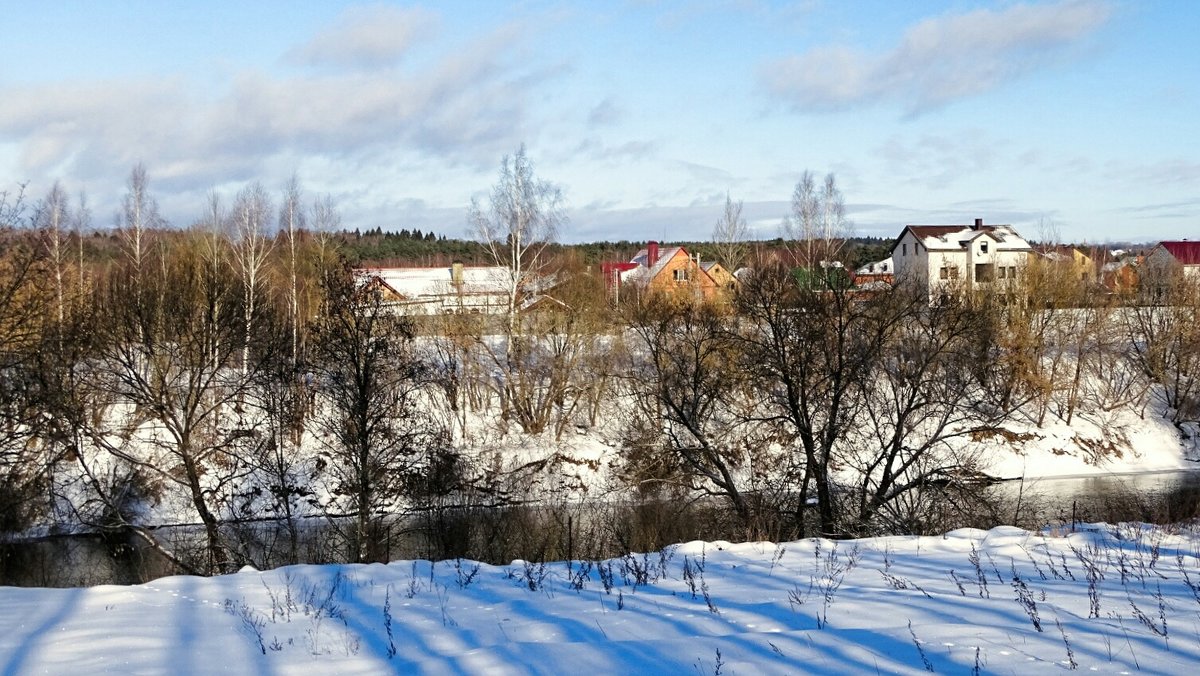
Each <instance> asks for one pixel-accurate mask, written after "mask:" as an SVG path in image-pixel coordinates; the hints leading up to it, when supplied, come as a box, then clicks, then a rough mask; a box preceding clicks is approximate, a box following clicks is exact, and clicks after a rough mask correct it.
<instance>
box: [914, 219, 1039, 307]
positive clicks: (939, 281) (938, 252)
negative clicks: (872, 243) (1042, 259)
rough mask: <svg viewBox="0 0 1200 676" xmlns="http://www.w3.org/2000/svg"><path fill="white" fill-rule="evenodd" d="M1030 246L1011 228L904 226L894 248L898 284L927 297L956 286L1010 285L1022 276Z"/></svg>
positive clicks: (977, 222)
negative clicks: (919, 290)
mask: <svg viewBox="0 0 1200 676" xmlns="http://www.w3.org/2000/svg"><path fill="white" fill-rule="evenodd" d="M1032 251H1033V248H1032V247H1031V246H1029V242H1027V241H1025V239H1024V238H1022V237H1021V236H1020V235H1019V234H1017V231H1016V230H1014V229H1013V228H1012V226H1009V225H984V223H983V219H982V218H977V219H975V222H974V223H973V224H971V225H908V226H905V228H904V230H903V231H902V232H901V233H900V236H899V237H897V238H896V242H895V243H894V244H893V245H892V261H893V263H894V269H895V273H894V274H895V278H896V282H897V283H898V284H916V285H918V286H919V287H921V288H925V289H927V290H928V292H929V294H930V295H936V294H937V293H939V292H941V291H945V290H949V289H954V288H964V289H972V290H977V289H983V288H986V287H988V286H990V285H992V284H996V283H1001V284H1009V283H1013V282H1015V281H1016V280H1017V279H1019V278H1020V276H1021V275H1022V274H1023V273H1022V270H1023V269H1024V267H1025V265H1026V263H1028V261H1029V255H1030V253H1031V252H1032Z"/></svg>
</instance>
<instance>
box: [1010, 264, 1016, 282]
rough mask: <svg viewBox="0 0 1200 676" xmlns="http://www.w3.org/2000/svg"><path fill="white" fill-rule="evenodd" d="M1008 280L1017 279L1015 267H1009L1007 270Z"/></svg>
mask: <svg viewBox="0 0 1200 676" xmlns="http://www.w3.org/2000/svg"><path fill="white" fill-rule="evenodd" d="M1008 278H1009V279H1016V278H1017V268H1016V267H1015V266H1009V268H1008Z"/></svg>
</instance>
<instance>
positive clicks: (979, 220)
mask: <svg viewBox="0 0 1200 676" xmlns="http://www.w3.org/2000/svg"><path fill="white" fill-rule="evenodd" d="M982 227H983V219H982V218H976V219H975V225H974V226H973V227H972V228H971V229H972V230H978V229H980V228H982Z"/></svg>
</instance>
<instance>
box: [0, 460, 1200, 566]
mask: <svg viewBox="0 0 1200 676" xmlns="http://www.w3.org/2000/svg"><path fill="white" fill-rule="evenodd" d="M987 490H988V491H991V492H992V493H993V495H996V496H1000V497H1002V498H1004V500H1003V504H1005V505H1011V508H1008V509H1009V512H1010V514H1011V516H1009V515H1005V516H1004V517H1003V520H1004V522H1005V523H1013V524H1017V525H1021V526H1024V527H1027V528H1036V527H1040V526H1042V525H1047V524H1064V525H1066V524H1070V523H1072V522H1080V523H1086V522H1094V521H1107V522H1117V521H1147V522H1153V523H1174V522H1178V521H1181V520H1185V519H1191V518H1195V517H1196V516H1197V515H1200V470H1195V471H1174V472H1153V473H1140V474H1123V475H1102V476H1080V477H1064V478H1054V479H1028V480H1025V481H1005V482H1002V483H1000V484H996V485H994V486H992V487H990V488H988V489H987ZM576 509H578V508H576ZM603 509H606V508H601V507H597V508H596V509H595V513H594V514H591V515H589V514H587V513H580V512H579V511H576V512H575V514H576V516H575V521H574V523H573V524H572V523H571V521H570V520H567V521H566V522H565V523H564V522H562V520H563V518H564V517H563V515H562V513H557V514H553V515H549V516H547V515H546V514H543V515H541V518H543V519H544V520H545V521H547V522H549V521H552V520H553V519H558V520H559V523H546V522H542V523H539V522H538V521H537V520H538V518H539V514H538V512H537V508H517V509H510V510H485V511H476V512H474V513H470V514H465V515H459V516H457V517H455V518H454V519H452V520H450V521H446V522H444V523H441V522H439V523H438V524H436V525H432V526H431V527H428V528H426V529H425V530H426V531H427V532H436V533H437V535H436V536H434V537H432V538H431V537H430V536H427V535H426V536H418V535H414V533H413V530H412V529H409V530H402V529H397V530H396V533H395V536H394V537H392V536H389V537H388V540H387V542H386V543H385V545H384V548H383V549H384V551H386V556H385V557H383V558H386V559H390V560H396V559H412V558H427V557H430V556H435V554H434V552H441V555H440V556H436V558H446V557H447V556H449V555H448V554H446V552H448V551H451V550H453V549H455V548H458V549H461V550H463V552H464V556H466V557H468V558H476V559H480V560H485V561H490V562H492V563H507V562H508V561H511V560H512V559H514V558H528V559H531V560H536V559H537V558H539V556H541V555H543V554H544V555H545V556H546V557H548V558H549V557H554V556H558V557H559V558H566V557H567V556H568V554H567V553H568V552H570V554H569V556H570V557H571V558H592V557H597V556H601V557H603V556H614V555H616V554H617V553H618V551H619V550H623V549H624V548H625V547H628V548H629V549H634V550H635V551H636V550H643V549H649V548H651V547H653V548H657V547H661V546H663V545H664V544H668V543H670V542H682V541H687V540H692V539H699V538H706V539H719V538H729V537H730V536H728V535H727V534H723V533H718V534H713V531H712V530H710V528H711V527H710V526H705V525H703V524H701V523H685V524H682V525H681V526H680V525H676V526H674V529H673V530H666V531H664V530H661V529H660V530H658V531H655V533H656V534H655V535H654V536H652V537H653V538H655V541H649V543H648V541H647V540H646V538H645V537H644V536H643V537H639V533H638V530H639V528H641V527H644V526H647V524H645V523H639V522H641V521H650V522H652V521H654V520H655V519H656V518H661V516H662V515H661V514H659V512H661V511H662V508H660V507H653V506H651V507H646V506H643V507H640V508H634V511H631V512H625V513H622V514H620V515H615V513H613V512H611V511H610V512H602V510H603ZM609 509H610V508H609ZM589 516H591V519H590V520H591V521H603V520H605V519H608V520H609V522H610V523H611V522H612V521H614V520H615V521H619V522H621V523H622V525H623V526H625V527H627V528H628V529H629V530H628V531H627V532H628V534H629V537H628V540H627V541H622V542H615V541H612V540H608V541H606V542H604V543H601V544H600V545H599V548H598V549H595V548H592V549H585V548H584V547H583V546H582V545H581V544H580V542H581V541H584V540H585V539H586V538H587V537H588V536H589V534H588V533H586V532H584V531H585V527H584V526H583V525H582V524H583V523H584V522H586V521H588V520H589ZM472 519H474V520H484V521H487V522H488V523H487V524H486V526H487V527H488V528H490V529H491V530H490V531H488V532H489V533H496V532H499V533H501V534H502V536H503V537H502V538H501V540H502V542H499V543H498V542H495V541H491V540H489V541H488V542H486V543H483V544H482V545H481V544H480V543H479V542H470V540H471V537H470V536H469V535H467V536H466V537H465V538H462V536H460V535H459V534H457V533H455V532H454V531H455V530H461V529H464V528H466V529H467V530H470V527H466V526H465V525H464V524H465V522H467V521H469V520H472ZM662 520H664V521H668V522H669V521H670V519H669V517H668V518H666V519H662ZM324 524H325V522H324V520H317V519H313V520H310V521H309V522H307V523H306V525H305V526H304V527H302V528H301V529H300V535H299V549H298V550H297V557H296V558H297V559H298V560H300V561H310V562H321V561H330V560H337V559H336V557H332V556H330V554H329V553H328V551H325V550H326V549H327V548H328V544H327V540H328V538H327V537H326V536H325V535H326V533H325V532H324V531H323V530H322V529H323V528H326V527H327V526H326V525H324ZM427 525H429V524H427ZM546 526H550V527H555V526H557V528H558V531H559V533H560V537H559V538H558V541H557V542H556V543H555V544H556V545H557V549H551V550H549V551H547V549H546V540H545V539H542V540H537V539H536V538H531V537H529V536H530V535H531V534H534V533H537V532H539V531H542V530H544V529H545V527H546ZM649 527H651V528H653V527H654V524H649ZM175 532H176V535H177V536H179V537H182V538H192V540H193V542H197V541H198V532H197V531H196V529H187V528H181V529H175ZM562 534H565V537H563V536H562ZM592 535H593V536H594V531H593V533H592ZM168 537H170V536H168ZM239 537H241V538H242V542H243V544H244V545H246V551H252V552H255V554H252V555H251V556H252V557H253V556H257V557H259V558H260V561H259V565H260V566H261V567H271V566H275V565H280V563H281V561H277V560H274V559H273V557H274V556H275V555H276V554H277V553H278V552H279V551H280V549H279V547H280V546H281V545H280V542H281V541H283V540H284V539H285V538H283V529H282V528H280V527H277V526H273V525H264V524H257V525H255V526H253V528H251V529H244V530H243V531H241V532H240V534H239ZM455 538H460V539H463V540H464V542H463V543H456V542H453V540H454V539H455ZM730 539H732V538H730ZM434 540H436V541H434ZM573 540H574V548H573V546H572V541H573ZM539 542H540V544H538V543H539ZM176 572H178V571H177V570H176V569H175V568H174V567H173V566H172V565H171V564H170V563H169V562H168V561H166V560H165V559H164V558H163V557H162V556H161V555H159V554H157V553H156V552H154V551H153V550H151V549H149V548H148V547H147V546H146V545H145V544H144V543H142V542H140V541H138V540H136V539H134V538H126V537H118V538H103V537H100V536H96V535H65V536H51V537H46V538H39V539H35V540H24V541H19V542H0V585H15V586H34V587H78V586H91V585H99V584H137V583H140V582H145V581H148V580H152V579H154V578H157V577H162V576H164V575H171V574H175V573H176Z"/></svg>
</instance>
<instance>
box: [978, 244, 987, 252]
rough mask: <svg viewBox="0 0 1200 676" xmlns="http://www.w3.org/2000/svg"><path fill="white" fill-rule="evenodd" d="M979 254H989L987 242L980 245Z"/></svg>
mask: <svg viewBox="0 0 1200 676" xmlns="http://www.w3.org/2000/svg"><path fill="white" fill-rule="evenodd" d="M979 253H987V242H980V243H979Z"/></svg>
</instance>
